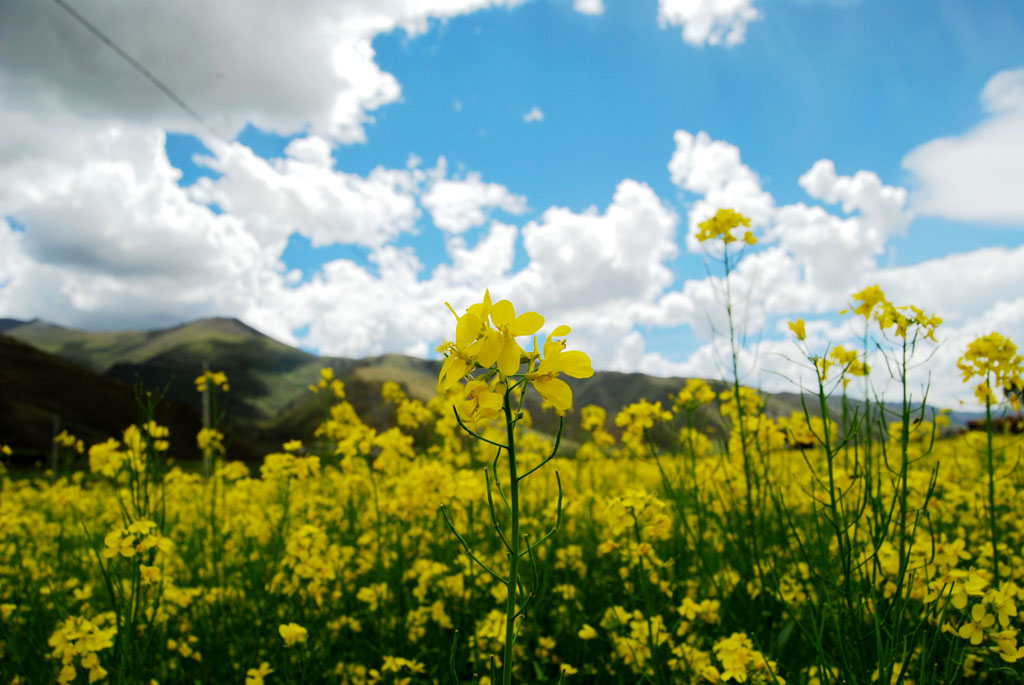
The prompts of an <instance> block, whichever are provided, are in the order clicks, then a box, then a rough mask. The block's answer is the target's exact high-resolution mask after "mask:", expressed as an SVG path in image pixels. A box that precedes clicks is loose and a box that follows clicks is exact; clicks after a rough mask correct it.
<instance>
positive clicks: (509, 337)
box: [477, 300, 544, 376]
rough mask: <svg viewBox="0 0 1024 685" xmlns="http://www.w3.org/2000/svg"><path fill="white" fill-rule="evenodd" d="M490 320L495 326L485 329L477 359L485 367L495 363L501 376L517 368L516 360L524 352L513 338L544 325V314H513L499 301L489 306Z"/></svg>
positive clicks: (534, 331)
mask: <svg viewBox="0 0 1024 685" xmlns="http://www.w3.org/2000/svg"><path fill="white" fill-rule="evenodd" d="M491 322H492V323H493V324H494V326H495V328H494V329H485V331H484V342H483V345H482V346H481V349H480V355H479V357H478V359H477V361H478V363H479V364H480V366H482V367H484V368H485V369H487V368H490V367H491V366H492V365H494V364H497V365H498V372H499V373H500V374H501V375H503V376H511V375H512V374H514V373H515V372H516V371H518V370H519V363H520V359H521V358H522V356H523V355H524V354H526V351H525V350H524V349H523V348H522V347H520V346H519V343H518V342H516V338H517V337H519V336H523V335H533V334H534V333H536V332H537V331H539V330H540V327H541V326H543V325H544V317H543V316H541V315H540V314H538V313H537V312H526V313H525V314H520V315H519V316H516V310H515V307H513V306H512V303H511V302H509V301H508V300H500V301H499V302H496V303H495V304H494V306H493V307H491Z"/></svg>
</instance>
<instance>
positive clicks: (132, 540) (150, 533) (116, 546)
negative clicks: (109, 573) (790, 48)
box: [100, 520, 174, 559]
mask: <svg viewBox="0 0 1024 685" xmlns="http://www.w3.org/2000/svg"><path fill="white" fill-rule="evenodd" d="M103 545H104V547H103V551H102V552H100V556H102V557H103V558H104V559H112V558H114V557H117V556H122V557H133V556H135V555H136V554H144V553H145V552H148V551H150V550H158V551H160V552H170V551H171V549H173V548H174V543H173V542H171V540H170V538H166V537H163V536H162V535H160V534H159V532H157V529H156V523H154V522H153V521H145V520H144V521H135V522H133V523H131V524H129V525H128V527H126V528H115V529H114V530H112V531H110V532H109V533H107V536H106V537H105V538H104V539H103Z"/></svg>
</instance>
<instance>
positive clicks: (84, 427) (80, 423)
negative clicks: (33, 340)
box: [0, 335, 252, 465]
mask: <svg viewBox="0 0 1024 685" xmlns="http://www.w3.org/2000/svg"><path fill="white" fill-rule="evenodd" d="M0 360H2V363H0V442H3V443H5V444H8V445H11V446H12V447H14V448H15V450H16V451H15V456H16V457H20V460H21V461H24V460H29V461H30V462H32V461H37V460H40V459H43V458H44V457H45V455H47V454H49V452H50V445H51V440H52V436H53V428H54V419H55V417H56V418H57V421H58V429H66V430H68V431H69V432H71V433H73V434H75V435H76V436H78V437H80V438H82V440H84V441H85V442H86V444H91V443H95V442H102V441H104V440H106V439H107V438H108V437H120V435H121V433H122V431H123V430H124V428H125V427H126V426H128V425H129V424H131V423H135V422H136V421H137V420H138V408H137V404H136V401H135V391H134V389H133V388H132V387H131V386H130V385H128V384H126V383H124V382H122V381H119V380H116V379H113V378H108V377H105V376H102V375H99V374H96V373H94V372H92V371H90V370H88V369H85V368H83V367H81V366H78V365H77V364H74V363H71V362H69V361H67V360H64V359H61V358H59V357H55V356H53V355H49V354H46V353H45V352H42V351H40V350H37V349H35V348H33V347H30V346H29V345H26V344H24V343H22V342H20V341H17V340H14V339H12V338H9V337H7V336H3V335H0ZM157 418H158V420H159V421H160V422H161V423H164V424H166V425H168V426H169V427H170V428H171V433H172V435H178V436H194V435H195V434H196V432H197V431H198V430H199V427H200V418H199V414H198V412H197V411H196V410H195V409H194V408H192V407H187V406H184V405H182V404H180V403H176V402H168V403H164V404H163V405H162V406H161V408H160V410H159V412H158V414H157ZM183 442H184V441H175V444H174V445H173V446H174V451H175V453H176V454H178V455H179V456H180V457H181V458H194V457H197V456H198V452H197V451H196V450H195V448H194V446H193V445H192V444H191V443H190V442H189V443H187V444H182V443H183ZM242 447H243V448H244V446H242ZM249 451H252V450H251V449H250V450H249ZM24 465H28V464H24Z"/></svg>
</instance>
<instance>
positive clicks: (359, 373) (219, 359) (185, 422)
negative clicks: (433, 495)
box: [0, 318, 971, 459]
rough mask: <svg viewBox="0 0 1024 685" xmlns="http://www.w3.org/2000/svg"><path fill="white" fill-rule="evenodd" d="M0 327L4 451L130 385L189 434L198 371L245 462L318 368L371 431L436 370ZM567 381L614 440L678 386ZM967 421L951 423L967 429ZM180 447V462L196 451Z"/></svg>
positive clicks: (430, 364) (106, 414) (397, 362)
mask: <svg viewBox="0 0 1024 685" xmlns="http://www.w3.org/2000/svg"><path fill="white" fill-rule="evenodd" d="M0 325H4V326H6V330H4V332H3V335H2V336H0V340H2V341H3V345H2V346H0V370H2V375H0V414H2V415H0V442H4V441H6V442H8V443H10V444H18V445H22V446H24V447H25V448H26V449H31V450H41V451H43V452H45V451H46V450H47V449H48V441H49V437H50V435H51V419H50V417H51V416H52V415H53V414H55V413H56V414H59V415H61V416H62V421H63V422H64V423H65V424H66V426H67V428H68V429H69V430H72V432H75V431H77V432H78V433H80V434H81V437H83V438H88V439H90V440H97V441H98V440H103V439H106V437H108V436H116V435H118V434H119V433H120V431H121V430H122V429H123V428H124V426H126V425H128V424H129V423H132V422H134V421H135V418H136V417H135V412H136V410H135V401H134V390H133V386H134V385H135V384H136V383H137V382H138V383H141V384H142V385H143V386H144V387H146V388H148V389H150V390H152V391H155V392H162V393H164V394H165V396H166V399H167V411H168V416H174V417H176V418H175V420H177V421H180V428H181V430H182V431H184V434H185V435H190V436H194V435H195V431H196V430H198V426H199V412H200V403H201V397H200V395H199V393H197V392H196V391H195V387H194V385H193V379H194V378H195V377H196V376H197V375H199V374H200V373H202V371H203V369H204V367H207V368H210V369H212V370H217V371H223V372H224V373H225V374H227V376H228V379H229V381H230V384H231V391H230V392H229V393H227V394H226V395H225V396H224V397H223V400H222V405H221V408H222V409H223V410H224V413H225V416H226V417H227V419H228V422H229V423H228V424H226V428H227V431H228V432H229V434H231V435H232V436H233V443H232V456H234V457H236V458H246V459H253V458H258V457H260V456H262V454H265V453H266V452H268V451H272V450H274V449H278V448H279V447H280V444H281V443H282V442H284V441H285V440H288V439H291V438H294V437H300V438H308V437H309V436H310V435H311V433H312V431H313V429H314V427H315V426H316V425H317V423H319V422H320V421H322V419H323V404H322V402H323V397H322V396H320V395H314V394H312V393H310V392H309V391H308V386H309V384H310V383H313V382H315V381H316V380H317V378H318V377H319V369H320V368H321V367H324V366H330V367H331V368H333V369H334V371H335V373H336V375H337V376H338V377H339V378H340V379H341V380H343V381H344V382H345V384H346V394H347V397H348V399H349V401H351V402H352V404H353V405H354V406H355V408H356V410H357V411H358V412H359V414H360V416H362V417H363V419H364V420H365V421H366V422H367V423H369V424H370V425H373V426H375V427H378V428H384V427H386V426H388V425H389V424H390V422H391V419H392V408H391V407H389V406H388V405H386V404H385V403H384V402H383V401H382V400H381V398H380V388H381V385H382V384H383V383H384V382H385V381H395V382H397V383H399V384H400V385H402V386H403V387H404V388H405V389H406V392H408V393H409V395H410V396H412V397H415V398H418V399H421V400H424V401H425V400H428V399H430V398H431V397H432V396H433V395H434V389H435V386H436V382H437V374H438V371H439V369H440V362H439V361H430V360H423V359H415V358H412V357H405V356H402V355H395V354H389V355H383V356H379V357H370V358H366V359H359V360H355V359H344V358H337V357H317V356H315V355H312V354H309V353H308V352H304V351H302V350H299V349H296V348H293V347H290V346H288V345H285V344H283V343H281V342H278V341H276V340H274V339H272V338H269V337H267V336H265V335H263V334H262V333H260V332H259V331H256V330H255V329H253V328H251V327H249V326H247V325H245V324H244V323H242V322H240V321H238V320H235V319H224V318H215V319H201V320H199V321H194V322H191V323H187V324H184V325H181V326H175V327H173V328H168V329H163V330H154V331H114V332H89V331H80V330H74V329H69V328H63V327H60V326H55V325H53V324H49V323H46V322H43V321H30V322H20V321H15V320H11V319H5V320H2V321H0ZM566 380H567V381H568V382H569V384H570V386H571V387H572V388H573V393H574V398H575V406H576V407H577V408H580V407H583V406H586V405H588V404H598V405H600V406H602V407H604V408H606V409H607V410H608V415H609V420H608V425H607V426H606V428H608V429H609V430H611V431H612V432H613V433H614V432H617V431H616V430H615V427H614V424H613V420H614V416H615V414H616V413H617V412H618V411H619V410H620V409H621V408H622V407H623V406H625V405H627V404H630V403H632V402H636V401H638V400H641V399H646V400H648V401H651V402H656V401H661V402H663V403H664V404H666V405H667V404H668V398H669V395H670V394H671V393H674V392H677V391H678V390H679V389H680V388H681V387H682V386H683V385H684V384H685V382H686V379H683V378H658V377H653V376H647V375H644V374H639V373H618V372H611V371H604V372H597V373H595V374H594V376H593V377H592V378H588V379H582V380H579V379H571V378H569V379H566ZM711 383H712V387H713V388H714V389H715V390H716V391H720V390H721V389H723V388H724V387H725V386H724V384H723V383H722V382H720V381H711ZM765 402H766V408H765V411H766V413H767V414H768V415H769V416H772V417H777V416H788V415H789V414H790V413H792V412H793V411H800V410H801V402H800V396H799V395H798V394H795V393H783V394H775V395H766V396H765ZM526 406H527V408H528V409H530V411H531V412H532V413H533V415H534V417H535V419H536V421H537V428H538V429H539V430H542V431H545V432H547V431H553V430H555V428H556V426H557V421H556V420H555V419H553V418H552V417H551V416H550V413H549V412H542V411H541V410H540V400H539V398H538V397H537V396H536V394H535V393H530V394H529V395H528V396H527V404H526ZM816 406H817V402H816V401H811V402H809V407H811V408H812V411H813V408H814V407H816ZM716 409H717V407H715V406H711V407H707V408H706V409H705V411H704V417H705V418H706V420H707V421H709V422H711V423H712V424H720V423H721V417H720V416H719V415H718V412H717V410H716ZM970 416H971V415H966V414H965V415H963V416H957V417H955V418H957V419H959V420H960V421H966V419H967V418H969V417H970ZM175 432H177V431H174V430H173V428H172V434H173V433H175ZM565 437H566V438H567V439H570V440H572V439H579V438H581V437H582V435H581V433H580V430H579V428H578V419H577V418H574V417H572V416H570V419H569V421H568V423H567V425H566V433H565ZM187 442H189V443H191V437H190V438H189V440H188V441H187ZM183 449H184V451H183V453H182V455H183V456H188V455H190V454H192V453H193V452H194V450H192V451H189V449H191V448H183Z"/></svg>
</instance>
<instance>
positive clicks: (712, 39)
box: [658, 0, 761, 47]
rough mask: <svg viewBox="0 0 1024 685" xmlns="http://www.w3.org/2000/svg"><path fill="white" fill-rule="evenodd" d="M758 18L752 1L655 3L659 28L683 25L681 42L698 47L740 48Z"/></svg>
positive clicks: (667, 0)
mask: <svg viewBox="0 0 1024 685" xmlns="http://www.w3.org/2000/svg"><path fill="white" fill-rule="evenodd" d="M760 16H761V13H760V12H758V11H757V9H756V8H755V7H754V0H658V25H659V26H661V27H662V28H664V27H666V26H682V27H683V40H685V41H686V42H687V43H689V44H691V45H697V46H701V45H723V44H724V45H726V46H730V47H731V46H733V45H739V44H740V43H742V42H743V41H744V40H745V39H746V36H747V24H749V23H750V22H752V21H756V20H757V19H758V18H760Z"/></svg>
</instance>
